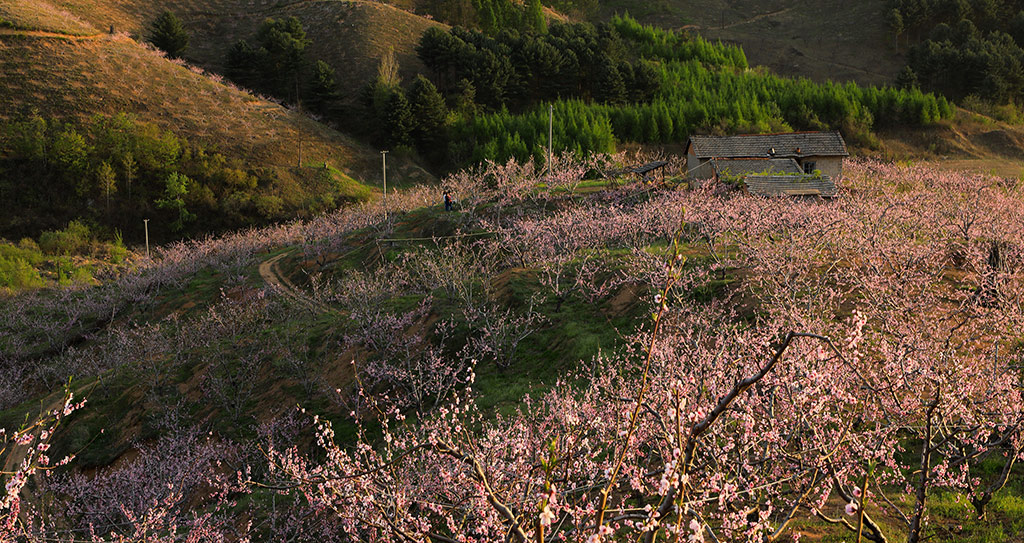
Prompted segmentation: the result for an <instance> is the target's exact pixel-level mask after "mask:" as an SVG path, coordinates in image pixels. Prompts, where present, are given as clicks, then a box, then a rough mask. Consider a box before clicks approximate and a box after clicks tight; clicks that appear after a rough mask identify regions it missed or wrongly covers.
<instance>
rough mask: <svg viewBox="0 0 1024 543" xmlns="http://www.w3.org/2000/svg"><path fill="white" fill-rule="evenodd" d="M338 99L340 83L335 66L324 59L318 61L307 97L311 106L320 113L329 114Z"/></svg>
mask: <svg viewBox="0 0 1024 543" xmlns="http://www.w3.org/2000/svg"><path fill="white" fill-rule="evenodd" d="M337 99H338V83H337V82H336V81H335V80H334V68H331V67H330V65H328V64H327V63H326V62H324V61H322V60H318V61H316V64H315V65H314V66H313V77H312V79H311V80H310V82H309V94H308V97H307V99H306V101H307V103H308V104H309V107H310V108H311V109H313V110H314V111H317V112H319V113H322V114H327V113H329V112H330V109H331V106H332V104H334V102H335V101H336V100H337Z"/></svg>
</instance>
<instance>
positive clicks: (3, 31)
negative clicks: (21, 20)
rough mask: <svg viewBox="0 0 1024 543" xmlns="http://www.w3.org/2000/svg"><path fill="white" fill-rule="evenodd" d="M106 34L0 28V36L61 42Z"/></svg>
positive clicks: (93, 37)
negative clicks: (49, 39)
mask: <svg viewBox="0 0 1024 543" xmlns="http://www.w3.org/2000/svg"><path fill="white" fill-rule="evenodd" d="M110 35H111V34H107V33H106V32H97V33H95V34H65V33H62V32H50V31H48V30H19V29H17V28H0V36H28V37H31V38H56V39H61V40H74V41H84V40H98V39H100V38H102V37H104V36H110Z"/></svg>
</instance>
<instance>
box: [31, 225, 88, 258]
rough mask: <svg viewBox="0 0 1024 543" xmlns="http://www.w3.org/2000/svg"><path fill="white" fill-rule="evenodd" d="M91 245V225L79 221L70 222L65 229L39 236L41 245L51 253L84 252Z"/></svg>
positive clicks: (44, 250) (45, 251) (45, 250)
mask: <svg viewBox="0 0 1024 543" xmlns="http://www.w3.org/2000/svg"><path fill="white" fill-rule="evenodd" d="M91 245H92V234H91V232H90V231H89V227H88V226H86V225H84V224H82V223H80V222H78V221H71V222H69V223H68V226H67V228H65V229H63V230H58V231H56V232H53V231H49V232H43V233H42V235H40V236H39V247H40V248H41V249H42V250H43V252H44V253H46V254H49V255H70V254H83V253H85V252H87V250H88V249H89V248H90V246H91Z"/></svg>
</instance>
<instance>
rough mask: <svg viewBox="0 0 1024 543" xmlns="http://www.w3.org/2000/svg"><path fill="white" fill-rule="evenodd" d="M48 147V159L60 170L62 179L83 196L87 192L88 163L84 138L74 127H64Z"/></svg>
mask: <svg viewBox="0 0 1024 543" xmlns="http://www.w3.org/2000/svg"><path fill="white" fill-rule="evenodd" d="M50 148H51V151H50V157H51V158H50V161H51V162H52V163H53V164H54V165H56V166H57V168H58V169H59V170H60V172H61V173H62V177H63V178H64V181H65V182H66V183H67V184H69V185H70V186H71V187H73V188H74V190H75V192H76V193H77V194H78V195H79V196H84V195H85V194H86V193H87V192H88V183H87V182H86V174H87V172H88V164H89V149H88V145H87V144H86V142H85V138H83V137H82V135H81V134H79V133H78V132H76V131H75V130H74V129H72V128H68V127H65V128H64V129H63V130H61V131H60V132H58V133H57V135H56V136H55V137H54V138H53V142H52V143H51V144H50Z"/></svg>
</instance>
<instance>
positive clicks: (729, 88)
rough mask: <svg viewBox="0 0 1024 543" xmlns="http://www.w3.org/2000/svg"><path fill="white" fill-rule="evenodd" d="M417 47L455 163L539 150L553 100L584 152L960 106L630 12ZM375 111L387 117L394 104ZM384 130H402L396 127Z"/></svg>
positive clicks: (559, 139) (557, 136)
mask: <svg viewBox="0 0 1024 543" xmlns="http://www.w3.org/2000/svg"><path fill="white" fill-rule="evenodd" d="M418 52H419V56H420V58H421V60H423V62H424V64H426V65H427V66H428V68H429V69H430V72H431V74H430V75H431V77H432V79H433V81H434V82H436V85H435V86H436V89H437V90H438V92H440V93H441V94H442V95H443V96H444V97H445V98H446V103H447V105H448V106H450V108H451V109H450V110H449V111H448V116H447V118H448V124H447V126H448V130H447V132H446V137H447V145H446V146H445V149H446V150H447V156H446V159H447V162H446V163H445V164H444V165H445V166H448V167H459V166H463V165H466V164H472V163H476V162H479V161H482V160H506V159H508V158H513V157H514V158H516V159H519V160H525V159H527V158H529V157H531V156H532V157H533V158H535V159H537V160H538V161H540V160H542V157H543V154H544V151H543V147H544V146H545V145H546V143H547V134H548V127H547V124H548V112H549V111H548V109H549V107H548V106H549V105H550V106H552V107H553V110H554V113H555V121H554V140H555V144H554V145H555V148H556V150H575V151H582V152H586V151H608V150H611V149H612V148H614V146H615V144H616V142H639V143H671V142H682V141H685V140H686V138H688V137H689V135H690V134H693V133H698V132H700V133H732V132H766V131H787V130H803V129H840V130H842V131H843V132H844V133H845V135H846V136H847V137H848V138H851V139H853V140H855V141H857V142H859V143H861V144H865V145H872V142H873V138H874V136H873V135H872V130H873V129H874V128H875V127H878V126H885V125H891V124H901V125H926V124H930V123H933V122H935V121H937V120H939V119H943V118H949V117H950V116H951V115H952V107H951V105H950V104H949V102H948V101H947V100H946V99H945V98H942V97H937V96H934V95H931V94H925V93H923V92H922V91H921V90H919V89H918V88H915V87H908V88H892V87H886V88H875V87H870V88H864V87H859V86H857V85H855V84H852V83H848V84H838V83H826V84H818V83H813V82H811V81H810V80H807V79H790V78H783V77H779V76H776V75H773V74H771V73H768V72H766V71H763V70H752V69H750V67H749V66H748V64H747V60H746V57H745V55H744V54H743V51H742V50H741V49H740V48H738V47H734V46H728V45H722V44H712V43H709V42H708V41H706V40H704V39H702V38H700V37H698V36H689V35H687V34H684V33H678V32H673V31H668V30H661V29H656V28H653V27H649V26H643V25H641V24H639V23H638V22H636V21H635V20H633V19H630V18H628V17H616V18H615V19H613V20H612V21H611V22H609V23H607V24H601V25H597V26H594V25H590V24H585V23H573V24H566V23H553V24H551V25H550V27H549V28H548V31H547V32H546V33H543V34H522V33H518V32H515V31H504V32H501V33H499V34H497V35H492V34H488V33H486V32H483V31H473V30H466V29H462V28H458V27H456V28H452V29H451V31H449V32H447V33H445V32H443V31H440V30H433V31H430V32H428V33H426V34H425V35H424V36H423V38H422V40H421V42H420V46H419V49H418ZM375 85H376V86H377V87H378V93H379V92H380V91H379V88H380V87H386V88H387V89H389V92H390V93H392V94H401V93H402V92H403V90H402V88H401V87H400V86H399V85H396V84H394V83H393V82H392V83H388V82H386V81H383V80H381V79H380V78H379V79H378V81H377V82H376V83H375ZM391 102H397V103H399V104H401V102H402V101H401V100H391ZM378 103H383V102H382V101H378ZM369 114H370V115H377V116H379V117H382V118H388V111H387V108H385V111H383V112H382V111H379V110H377V111H374V110H371V111H370V112H369ZM415 123H416V120H415V119H414V118H411V119H410V123H409V124H410V125H415ZM377 126H379V127H380V128H381V130H383V131H387V130H390V129H391V128H392V126H393V125H392V124H390V123H387V122H384V123H379V124H378V125H377ZM399 136H401V134H399ZM378 140H379V141H384V142H390V143H392V144H400V143H401V142H403V141H405V140H404V139H403V138H402V137H395V134H393V133H391V134H384V135H382V136H380V137H378ZM432 148H433V149H436V148H437V147H436V145H434V146H432ZM421 149H423V148H421Z"/></svg>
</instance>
